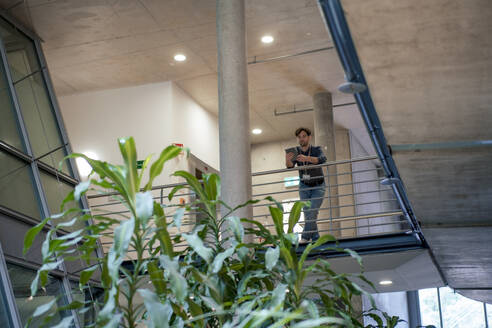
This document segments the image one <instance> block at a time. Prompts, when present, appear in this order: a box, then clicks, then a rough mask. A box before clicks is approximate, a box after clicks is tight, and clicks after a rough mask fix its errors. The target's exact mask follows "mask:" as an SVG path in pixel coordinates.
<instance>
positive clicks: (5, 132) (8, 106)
mask: <svg viewBox="0 0 492 328" xmlns="http://www.w3.org/2000/svg"><path fill="white" fill-rule="evenodd" d="M0 109H1V110H0V140H1V141H3V142H5V143H7V144H9V145H11V146H14V147H15V148H17V149H19V150H23V151H25V148H24V144H23V142H22V139H21V137H20V136H21V134H20V132H19V128H18V126H19V125H18V124H17V119H16V116H15V109H14V104H13V103H12V97H11V94H10V90H9V87H8V84H7V79H6V78H5V70H4V69H3V65H1V64H0Z"/></svg>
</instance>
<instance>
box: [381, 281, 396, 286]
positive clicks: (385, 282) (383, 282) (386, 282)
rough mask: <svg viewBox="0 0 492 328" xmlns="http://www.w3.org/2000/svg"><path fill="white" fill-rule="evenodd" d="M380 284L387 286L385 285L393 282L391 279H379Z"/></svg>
mask: <svg viewBox="0 0 492 328" xmlns="http://www.w3.org/2000/svg"><path fill="white" fill-rule="evenodd" d="M379 284H380V285H383V286H387V285H392V284H393V281H391V280H381V281H380V282H379Z"/></svg>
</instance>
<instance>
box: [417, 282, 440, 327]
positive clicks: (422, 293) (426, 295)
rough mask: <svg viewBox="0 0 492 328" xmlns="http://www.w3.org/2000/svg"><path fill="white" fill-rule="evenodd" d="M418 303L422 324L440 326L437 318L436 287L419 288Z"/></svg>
mask: <svg viewBox="0 0 492 328" xmlns="http://www.w3.org/2000/svg"><path fill="white" fill-rule="evenodd" d="M419 303H420V304H419V305H420V315H421V319H422V325H423V326H427V325H434V326H436V327H441V324H440V320H439V303H438V298H437V289H436V288H429V289H421V290H419Z"/></svg>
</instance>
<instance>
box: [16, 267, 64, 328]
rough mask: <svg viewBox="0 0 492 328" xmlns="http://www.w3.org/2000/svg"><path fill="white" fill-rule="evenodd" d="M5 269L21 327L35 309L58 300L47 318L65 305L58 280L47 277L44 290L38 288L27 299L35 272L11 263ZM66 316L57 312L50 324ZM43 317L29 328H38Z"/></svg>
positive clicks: (62, 291) (61, 287) (60, 283)
mask: <svg viewBox="0 0 492 328" xmlns="http://www.w3.org/2000/svg"><path fill="white" fill-rule="evenodd" d="M7 268H8V271H9V276H10V281H11V283H12V289H13V292H14V296H15V302H16V304H17V308H18V310H19V315H20V317H21V321H22V325H23V326H25V324H26V323H27V321H28V320H29V318H30V317H31V316H32V314H33V313H34V311H35V310H36V308H37V307H39V306H41V305H43V304H46V303H48V302H50V301H52V300H54V299H56V298H58V299H57V301H56V303H55V305H54V306H53V308H52V309H51V310H50V311H49V312H48V313H46V315H45V316H47V315H49V314H53V313H55V311H56V309H57V308H59V307H61V306H63V305H66V304H67V300H66V298H65V292H64V290H63V285H62V282H61V280H60V279H57V278H55V277H53V276H49V277H48V284H47V285H46V287H45V288H44V289H41V288H40V289H39V290H38V291H37V294H36V296H35V297H34V298H33V299H29V297H30V295H31V282H32V281H33V279H34V278H35V277H36V271H35V270H31V269H26V268H24V267H21V266H19V265H15V264H11V263H7ZM68 315H70V312H69V311H62V312H59V313H57V314H56V315H55V316H54V318H53V320H52V321H51V323H52V324H55V323H58V322H60V320H61V319H62V318H64V317H66V316H68ZM45 316H42V317H41V318H39V319H37V320H34V321H33V322H32V323H31V325H30V327H40V326H41V324H42V323H43V320H42V319H43V318H44V317H45Z"/></svg>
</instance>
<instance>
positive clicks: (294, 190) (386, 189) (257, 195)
mask: <svg viewBox="0 0 492 328" xmlns="http://www.w3.org/2000/svg"><path fill="white" fill-rule="evenodd" d="M314 189H320V187H319V186H316V187H310V188H304V189H303V190H314ZM322 189H327V188H322ZM299 190H300V189H299V188H297V189H292V190H284V191H277V192H267V193H263V194H256V195H253V197H260V196H270V195H277V194H287V193H290V192H296V191H299ZM380 191H393V189H391V188H385V189H378V190H372V191H369V192H368V191H364V192H360V193H351V194H342V195H337V196H336V197H344V196H353V195H358V194H363V193H366V194H367V193H370V192H380ZM312 199H321V197H319V198H312Z"/></svg>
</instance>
